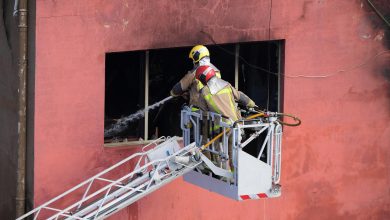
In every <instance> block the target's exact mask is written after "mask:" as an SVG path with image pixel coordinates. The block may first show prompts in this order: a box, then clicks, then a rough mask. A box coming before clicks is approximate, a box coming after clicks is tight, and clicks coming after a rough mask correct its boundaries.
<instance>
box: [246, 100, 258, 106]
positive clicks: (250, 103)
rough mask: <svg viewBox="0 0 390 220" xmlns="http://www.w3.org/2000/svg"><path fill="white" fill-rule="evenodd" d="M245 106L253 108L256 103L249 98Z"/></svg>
mask: <svg viewBox="0 0 390 220" xmlns="http://www.w3.org/2000/svg"><path fill="white" fill-rule="evenodd" d="M246 107H247V108H255V107H257V105H256V103H255V102H254V101H253V100H250V101H249V103H248V104H247V105H246Z"/></svg>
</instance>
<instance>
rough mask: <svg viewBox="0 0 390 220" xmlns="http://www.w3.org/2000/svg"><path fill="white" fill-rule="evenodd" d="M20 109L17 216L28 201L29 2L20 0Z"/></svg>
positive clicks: (21, 213)
mask: <svg viewBox="0 0 390 220" xmlns="http://www.w3.org/2000/svg"><path fill="white" fill-rule="evenodd" d="M18 3H19V10H18V13H19V16H18V17H19V25H18V29H19V57H18V75H19V88H18V93H19V107H18V115H19V121H18V135H19V136H18V167H17V172H16V175H17V186H16V216H17V217H19V216H21V215H23V214H24V213H25V201H26V185H25V183H26V181H25V179H26V148H27V147H26V143H27V142H26V139H27V133H26V97H27V95H26V94H27V93H26V91H27V89H26V85H27V80H26V79H27V0H19V1H18Z"/></svg>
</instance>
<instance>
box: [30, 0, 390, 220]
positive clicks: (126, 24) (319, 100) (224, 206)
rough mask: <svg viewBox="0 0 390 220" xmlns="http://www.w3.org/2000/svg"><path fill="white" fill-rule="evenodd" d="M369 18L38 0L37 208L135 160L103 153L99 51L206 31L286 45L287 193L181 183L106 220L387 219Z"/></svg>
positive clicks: (291, 2) (322, 8)
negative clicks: (219, 191)
mask: <svg viewBox="0 0 390 220" xmlns="http://www.w3.org/2000/svg"><path fill="white" fill-rule="evenodd" d="M271 3H272V5H271ZM270 12H272V13H271V16H270ZM368 15H372V12H371V11H370V10H369V9H368V8H367V5H366V4H363V3H361V1H357V0H355V1H325V0H318V1H303V0H299V1H298V0H273V1H268V0H246V1H229V0H223V1H207V0H189V1H131V0H111V1H103V0H84V1H80V0H37V24H36V39H37V42H36V51H37V54H36V79H35V81H36V93H35V96H36V97H35V100H36V106H35V120H36V121H35V204H36V205H39V204H41V203H43V202H44V201H46V200H48V199H49V198H51V197H53V196H55V195H57V194H59V193H61V192H63V191H64V190H66V189H68V188H70V187H71V186H73V185H75V184H77V183H79V182H81V181H82V180H84V179H86V178H87V177H90V176H92V175H93V174H95V173H97V172H98V171H100V170H102V169H104V168H105V167H107V166H108V165H110V164H113V163H114V162H116V161H119V160H120V159H121V158H123V157H125V156H127V155H130V154H132V153H133V152H134V151H130V150H112V149H104V148H103V124H104V122H103V118H104V54H105V52H108V51H128V50H139V49H148V48H160V47H176V46H191V45H194V44H197V43H204V44H208V43H211V42H210V40H209V39H208V38H207V37H206V36H205V35H204V34H202V33H201V32H200V31H201V30H203V31H206V32H208V33H210V34H211V35H212V36H213V37H214V39H215V40H216V41H217V42H218V43H226V42H238V41H249V40H268V39H269V37H270V39H286V50H285V51H286V53H285V74H286V76H285V77H286V78H285V88H284V97H285V98H284V106H285V112H288V113H293V114H296V115H298V116H300V117H301V118H302V120H303V124H302V125H301V126H300V127H298V128H286V129H285V136H284V149H283V167H282V185H283V195H282V197H280V198H277V199H268V200H257V201H248V202H241V203H239V202H235V201H232V200H229V199H227V198H224V197H221V196H219V195H216V194H213V193H209V192H207V191H205V190H203V189H200V188H198V187H195V186H193V185H190V184H188V183H184V182H183V181H182V180H177V181H175V182H173V183H171V184H170V185H168V186H166V187H164V188H162V189H160V190H159V191H157V192H155V193H153V194H152V195H150V196H148V197H146V198H144V199H143V200H141V201H139V202H137V203H135V204H133V205H132V206H130V207H129V208H128V209H126V210H124V211H122V212H120V213H118V214H116V215H115V217H114V218H113V219H217V218H221V219H368V218H372V219H388V218H390V188H389V185H390V172H389V167H390V123H389V121H390V97H389V90H390V88H389V81H388V79H387V80H386V78H385V77H384V76H383V75H382V72H381V71H382V70H383V69H384V68H385V65H387V66H388V65H389V57H390V55H389V53H388V52H383V51H386V48H385V47H384V40H385V37H388V36H384V31H383V30H381V29H380V28H373V27H372V22H371V21H370V20H369V19H368ZM270 17H271V22H270V20H269V19H270ZM372 17H373V18H375V19H376V17H375V16H372ZM269 24H270V26H269ZM269 27H270V29H269ZM269 30H271V32H269ZM183 59H185V58H184V57H183ZM300 75H305V76H306V77H296V76H300ZM322 75H329V76H328V77H324V78H309V77H307V76H322Z"/></svg>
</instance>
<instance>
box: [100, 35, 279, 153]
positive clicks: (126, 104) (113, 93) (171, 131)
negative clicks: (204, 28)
mask: <svg viewBox="0 0 390 220" xmlns="http://www.w3.org/2000/svg"><path fill="white" fill-rule="evenodd" d="M280 45H281V44H280V43H279V42H278V41H270V42H251V43H240V44H239V47H240V50H239V53H240V61H239V90H241V91H242V92H244V93H246V94H247V95H248V96H249V97H251V98H252V99H253V100H254V101H255V102H256V104H257V105H258V106H259V107H261V108H263V109H269V110H271V111H276V110H277V108H278V76H277V75H275V74H270V73H268V71H270V72H278V66H279V64H278V62H279V57H278V54H279V52H278V49H279V48H280ZM207 47H208V49H209V51H210V57H211V62H212V63H213V64H214V65H215V66H216V67H217V68H218V69H220V70H221V75H222V78H223V79H224V80H226V81H228V82H229V83H231V84H232V85H233V86H234V67H235V48H236V44H224V45H208V46H207ZM190 50H191V47H182V48H169V49H154V50H149V105H152V104H153V103H155V102H158V101H160V100H162V99H164V98H166V97H167V96H169V91H170V90H171V89H172V87H173V86H174V84H175V83H177V82H178V81H179V80H180V79H181V78H182V77H183V76H184V75H185V74H186V73H187V71H188V70H190V69H192V62H191V60H190V59H189V58H188V53H189V51H190ZM145 56H146V52H145V51H130V52H118V53H107V54H106V90H105V127H109V126H110V125H112V124H113V123H115V119H119V118H121V117H125V116H128V115H131V114H133V113H135V112H137V111H138V110H140V109H143V108H144V102H145V99H144V85H145V83H144V76H145V74H144V73H145ZM185 103H186V100H185V99H184V98H182V97H178V98H175V99H173V100H170V101H168V102H166V103H165V104H163V105H161V106H159V107H158V108H156V109H153V110H150V111H149V122H148V123H149V125H148V126H149V134H148V136H149V139H155V138H157V137H159V136H174V135H178V136H181V130H180V111H181V107H182V106H183V105H184V104H185ZM143 131H144V118H141V119H139V120H136V121H133V122H131V123H129V124H128V127H127V129H126V130H124V131H122V132H120V133H118V134H115V135H113V136H111V137H106V142H111V141H113V140H117V139H119V140H121V139H124V138H126V139H127V140H139V139H140V138H143V137H144V133H143ZM258 139H259V141H261V139H262V138H258ZM253 145H256V143H253ZM257 146H258V144H257ZM247 149H248V153H250V154H253V155H255V154H256V153H257V151H258V150H259V149H257V147H256V146H253V147H251V146H248V147H247Z"/></svg>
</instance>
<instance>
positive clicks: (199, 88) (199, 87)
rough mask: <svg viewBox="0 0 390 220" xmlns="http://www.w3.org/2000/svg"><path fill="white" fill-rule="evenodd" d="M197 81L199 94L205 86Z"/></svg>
mask: <svg viewBox="0 0 390 220" xmlns="http://www.w3.org/2000/svg"><path fill="white" fill-rule="evenodd" d="M195 80H196V90H198V92H199V91H200V90H201V89H203V87H204V85H203V84H202V83H201V82H200V81H199V80H197V79H195Z"/></svg>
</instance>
